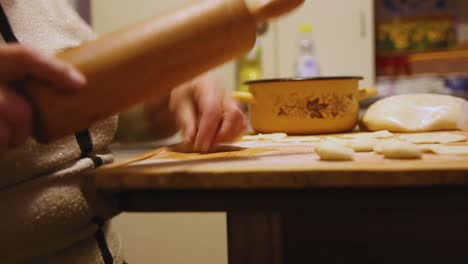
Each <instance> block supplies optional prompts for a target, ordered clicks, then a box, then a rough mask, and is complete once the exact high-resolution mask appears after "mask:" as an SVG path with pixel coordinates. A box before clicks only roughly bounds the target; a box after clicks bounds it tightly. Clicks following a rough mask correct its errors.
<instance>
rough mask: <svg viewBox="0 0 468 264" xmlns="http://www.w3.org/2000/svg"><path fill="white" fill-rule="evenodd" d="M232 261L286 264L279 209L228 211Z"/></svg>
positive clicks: (243, 263) (251, 263)
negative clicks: (277, 210)
mask: <svg viewBox="0 0 468 264" xmlns="http://www.w3.org/2000/svg"><path fill="white" fill-rule="evenodd" d="M227 228H228V254H229V264H283V243H282V231H281V216H280V213H279V212H233V211H231V212H228V213H227Z"/></svg>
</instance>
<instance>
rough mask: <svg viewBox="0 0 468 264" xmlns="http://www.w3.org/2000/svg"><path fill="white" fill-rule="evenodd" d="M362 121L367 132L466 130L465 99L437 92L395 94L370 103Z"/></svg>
mask: <svg viewBox="0 0 468 264" xmlns="http://www.w3.org/2000/svg"><path fill="white" fill-rule="evenodd" d="M362 122H363V124H364V126H365V127H366V128H367V129H369V130H370V131H378V130H389V131H392V132H427V131H439V130H464V131H468V102H467V101H466V100H464V99H463V98H458V97H454V96H449V95H439V94H405V95H396V96H392V97H388V98H385V99H382V100H380V101H378V102H376V103H374V104H373V105H371V106H370V107H369V109H368V110H367V111H366V113H365V114H364V117H363V120H362Z"/></svg>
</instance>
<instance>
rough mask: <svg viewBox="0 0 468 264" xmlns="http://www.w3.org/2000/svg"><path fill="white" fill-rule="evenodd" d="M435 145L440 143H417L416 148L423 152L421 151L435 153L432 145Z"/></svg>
mask: <svg viewBox="0 0 468 264" xmlns="http://www.w3.org/2000/svg"><path fill="white" fill-rule="evenodd" d="M435 146H440V145H434V144H420V145H418V148H419V149H420V150H421V151H422V152H423V153H435V152H434V147H435Z"/></svg>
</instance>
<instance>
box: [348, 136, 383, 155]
mask: <svg viewBox="0 0 468 264" xmlns="http://www.w3.org/2000/svg"><path fill="white" fill-rule="evenodd" d="M377 142H378V140H377V139H375V138H355V139H352V140H348V142H347V143H346V146H347V147H348V148H351V149H353V150H354V151H356V152H372V151H374V146H375V145H376V144H377Z"/></svg>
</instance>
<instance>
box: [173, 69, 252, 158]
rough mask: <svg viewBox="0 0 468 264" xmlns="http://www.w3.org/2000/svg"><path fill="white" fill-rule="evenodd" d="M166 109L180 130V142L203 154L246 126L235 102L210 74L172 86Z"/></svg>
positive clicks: (230, 138) (239, 132)
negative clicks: (181, 138)
mask: <svg viewBox="0 0 468 264" xmlns="http://www.w3.org/2000/svg"><path fill="white" fill-rule="evenodd" d="M169 109H170V110H171V111H172V113H173V114H174V115H175V120H176V122H177V125H178V127H179V128H180V129H181V130H182V132H183V135H184V142H185V143H186V144H187V145H189V146H192V147H193V149H194V150H195V151H200V152H203V153H207V152H210V151H212V150H214V148H215V147H216V145H217V144H219V143H222V142H227V141H232V140H234V139H235V138H237V137H238V136H239V135H240V134H241V133H242V132H243V131H244V130H245V129H246V127H247V121H246V119H245V116H244V114H243V113H242V111H241V110H240V108H239V107H238V105H237V104H236V102H235V101H234V100H233V99H232V98H231V97H230V95H229V93H227V92H226V90H225V89H224V88H223V85H222V84H221V82H220V81H218V80H217V79H216V78H214V77H212V76H211V75H204V76H202V77H200V78H197V79H196V80H194V81H192V82H190V83H187V84H184V85H182V86H180V87H178V88H175V89H174V90H173V91H172V93H171V98H170V102H169Z"/></svg>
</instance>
